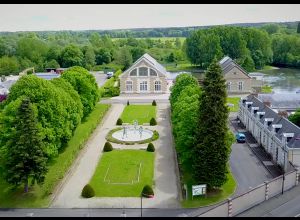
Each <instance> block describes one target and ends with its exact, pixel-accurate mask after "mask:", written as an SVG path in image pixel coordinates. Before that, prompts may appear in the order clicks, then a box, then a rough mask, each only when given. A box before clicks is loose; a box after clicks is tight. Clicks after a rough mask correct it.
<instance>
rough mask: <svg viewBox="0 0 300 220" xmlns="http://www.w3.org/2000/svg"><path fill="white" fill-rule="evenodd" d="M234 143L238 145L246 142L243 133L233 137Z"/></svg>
mask: <svg viewBox="0 0 300 220" xmlns="http://www.w3.org/2000/svg"><path fill="white" fill-rule="evenodd" d="M235 138H236V141H237V142H238V143H245V142H246V136H245V135H244V134H243V133H237V134H236V135H235Z"/></svg>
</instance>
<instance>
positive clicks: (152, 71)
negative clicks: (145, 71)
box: [150, 68, 157, 76]
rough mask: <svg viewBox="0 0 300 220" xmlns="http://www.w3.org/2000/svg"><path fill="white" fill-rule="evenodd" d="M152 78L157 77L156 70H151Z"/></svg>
mask: <svg viewBox="0 0 300 220" xmlns="http://www.w3.org/2000/svg"><path fill="white" fill-rule="evenodd" d="M150 76H157V73H156V71H155V70H154V69H151V68H150Z"/></svg>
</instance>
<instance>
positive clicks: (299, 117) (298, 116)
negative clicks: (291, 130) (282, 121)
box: [289, 108, 300, 127]
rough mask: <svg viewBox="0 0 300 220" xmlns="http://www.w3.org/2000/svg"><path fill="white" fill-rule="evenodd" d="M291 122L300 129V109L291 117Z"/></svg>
mask: <svg viewBox="0 0 300 220" xmlns="http://www.w3.org/2000/svg"><path fill="white" fill-rule="evenodd" d="M289 120H290V121H291V122H293V123H294V124H295V125H297V126H299V127H300V108H299V109H298V110H297V111H296V112H295V113H294V114H292V115H290V116H289Z"/></svg>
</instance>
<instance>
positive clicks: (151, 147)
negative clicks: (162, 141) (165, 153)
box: [147, 143, 155, 152]
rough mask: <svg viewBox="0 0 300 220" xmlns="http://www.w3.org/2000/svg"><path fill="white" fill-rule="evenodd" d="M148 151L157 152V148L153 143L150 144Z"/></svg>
mask: <svg viewBox="0 0 300 220" xmlns="http://www.w3.org/2000/svg"><path fill="white" fill-rule="evenodd" d="M147 151H149V152H154V151H155V147H154V145H153V144H152V143H149V144H148V147H147Z"/></svg>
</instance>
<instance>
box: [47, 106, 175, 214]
mask: <svg viewBox="0 0 300 220" xmlns="http://www.w3.org/2000/svg"><path fill="white" fill-rule="evenodd" d="M157 107H158V108H157V122H158V125H157V126H155V127H154V128H153V129H156V130H157V131H158V132H159V135H160V138H159V139H158V140H157V141H155V146H156V156H155V170H154V182H155V187H154V193H155V197H154V198H152V199H143V207H145V208H179V207H180V206H179V201H178V196H179V195H178V186H177V174H176V172H177V171H176V164H175V158H174V157H175V153H174V147H173V140H172V136H171V128H170V120H169V117H170V116H169V107H170V105H169V104H159V105H157ZM123 109H124V105H123V104H113V105H112V107H111V109H110V110H109V113H108V115H107V116H106V117H105V119H104V122H103V126H99V127H98V128H97V129H96V131H95V132H94V134H93V135H92V137H91V138H90V140H89V142H88V143H87V146H85V152H83V154H82V155H81V158H79V160H78V163H77V165H76V166H74V167H73V168H72V169H71V171H70V174H69V175H68V176H66V177H65V178H64V180H63V182H64V184H63V186H62V189H61V190H60V191H59V193H58V194H57V196H56V198H55V199H54V201H53V202H52V204H51V206H50V207H51V208H140V206H141V204H140V202H141V201H140V198H139V197H101V198H96V197H94V198H90V199H85V198H82V197H81V195H80V194H81V190H82V188H83V187H84V185H85V184H87V183H88V182H89V181H90V179H91V177H92V175H93V174H94V171H95V169H96V166H97V164H98V161H99V159H100V158H101V155H102V146H103V143H104V142H105V136H106V134H107V133H108V131H109V130H111V129H112V128H114V127H115V122H116V121H117V119H118V118H119V116H120V115H121V113H122V111H123ZM112 145H113V146H114V144H112Z"/></svg>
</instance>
